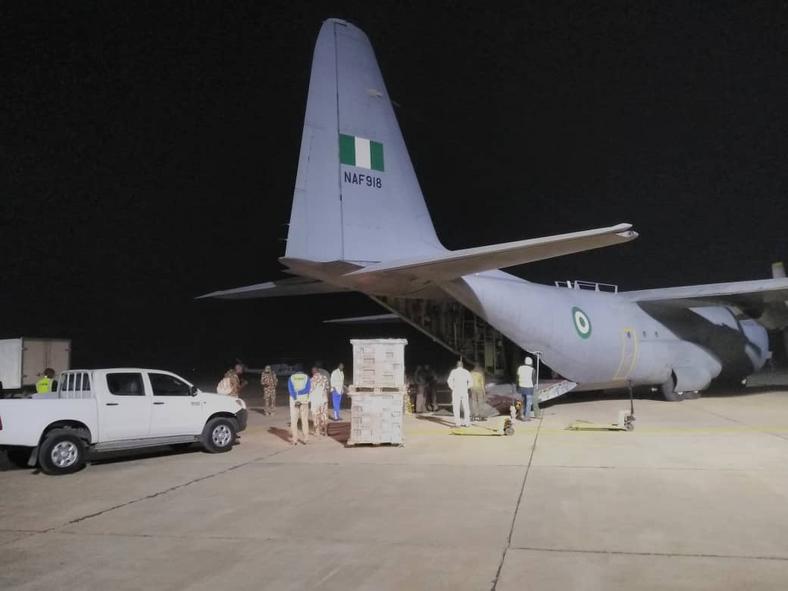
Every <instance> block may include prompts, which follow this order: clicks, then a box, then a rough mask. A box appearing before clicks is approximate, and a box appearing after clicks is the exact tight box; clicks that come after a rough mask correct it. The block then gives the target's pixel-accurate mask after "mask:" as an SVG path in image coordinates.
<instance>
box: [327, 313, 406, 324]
mask: <svg viewBox="0 0 788 591" xmlns="http://www.w3.org/2000/svg"><path fill="white" fill-rule="evenodd" d="M395 322H396V323H400V322H402V318H400V317H399V316H397V315H396V314H372V315H370V316H352V317H350V318H332V319H331V320H323V324H390V323H395Z"/></svg>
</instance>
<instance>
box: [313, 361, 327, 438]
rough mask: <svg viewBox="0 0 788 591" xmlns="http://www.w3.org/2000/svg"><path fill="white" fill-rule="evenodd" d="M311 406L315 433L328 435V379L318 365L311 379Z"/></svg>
mask: <svg viewBox="0 0 788 591" xmlns="http://www.w3.org/2000/svg"><path fill="white" fill-rule="evenodd" d="M309 406H310V407H311V408H312V422H313V423H314V424H315V435H316V436H317V437H320V436H321V435H328V379H327V378H326V376H325V374H324V373H323V372H321V371H320V369H319V368H318V367H313V368H312V378H311V379H310V380H309Z"/></svg>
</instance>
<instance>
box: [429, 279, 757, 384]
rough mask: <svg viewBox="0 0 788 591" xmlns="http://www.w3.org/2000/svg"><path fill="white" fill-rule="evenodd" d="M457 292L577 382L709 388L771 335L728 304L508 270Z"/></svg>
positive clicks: (746, 362)
mask: <svg viewBox="0 0 788 591" xmlns="http://www.w3.org/2000/svg"><path fill="white" fill-rule="evenodd" d="M442 287H443V289H444V290H445V291H446V292H447V293H449V294H450V295H451V296H452V297H454V298H455V299H457V300H458V301H460V302H461V303H462V304H463V305H465V306H467V307H468V308H470V309H471V310H472V311H474V312H475V313H476V314H478V315H479V316H481V317H482V318H484V319H485V320H487V322H489V323H490V324H491V325H492V326H494V327H495V328H496V329H498V330H499V331H501V332H502V333H503V334H504V335H506V336H507V337H508V338H509V339H511V340H512V341H513V342H515V343H516V344H518V345H519V346H521V347H522V348H523V349H525V350H526V351H530V352H535V351H540V352H541V353H542V358H543V359H544V361H545V363H547V364H548V365H549V366H550V367H551V368H553V369H554V370H555V371H557V372H558V373H559V374H561V375H562V376H563V377H565V378H567V379H570V380H572V381H574V382H577V383H578V389H599V388H615V387H625V386H626V385H627V382H631V383H632V385H634V386H637V385H651V386H656V385H662V384H668V383H670V384H671V386H673V387H675V389H676V391H694V390H703V389H705V388H707V387H708V385H709V383H710V382H711V381H712V380H714V379H716V378H719V377H728V378H732V379H741V378H742V377H745V376H747V375H749V374H751V373H753V372H754V371H757V370H758V369H760V368H761V367H763V365H764V363H765V362H766V360H767V359H768V358H769V347H768V335H767V333H766V330H765V329H764V328H763V327H762V326H761V325H759V324H758V323H757V322H755V321H754V320H751V319H747V318H741V317H740V315H739V316H737V314H736V313H735V310H732V309H730V308H727V307H722V306H720V307H705V308H695V309H687V308H666V307H658V306H651V307H649V306H645V305H643V304H636V303H634V302H631V301H629V300H627V299H626V298H625V297H622V296H621V295H619V294H616V293H610V292H597V291H588V290H580V289H567V288H563V287H553V286H548V285H540V284H535V283H530V282H528V281H524V280H522V279H520V278H518V277H514V276H513V275H509V274H507V273H504V272H502V271H492V272H487V273H479V274H476V275H469V276H465V277H463V279H461V280H457V281H453V282H451V283H447V284H444V285H442Z"/></svg>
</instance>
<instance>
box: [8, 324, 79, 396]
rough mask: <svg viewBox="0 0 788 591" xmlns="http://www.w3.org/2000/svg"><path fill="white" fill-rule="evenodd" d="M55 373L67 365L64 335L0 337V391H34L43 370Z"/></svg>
mask: <svg viewBox="0 0 788 591" xmlns="http://www.w3.org/2000/svg"><path fill="white" fill-rule="evenodd" d="M47 367H51V368H52V369H54V370H55V375H57V374H59V373H60V372H61V371H66V370H68V369H71V341H70V340H68V339H34V338H29V337H21V338H18V339H0V384H2V388H0V392H5V393H9V392H24V391H29V392H34V391H35V386H36V382H37V381H38V380H39V379H40V378H41V376H42V375H43V373H44V370H45V369H46V368H47Z"/></svg>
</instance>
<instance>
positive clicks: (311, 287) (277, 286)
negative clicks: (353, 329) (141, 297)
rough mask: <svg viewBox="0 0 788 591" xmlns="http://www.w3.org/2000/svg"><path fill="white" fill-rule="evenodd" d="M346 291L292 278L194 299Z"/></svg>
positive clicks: (207, 294)
mask: <svg viewBox="0 0 788 591" xmlns="http://www.w3.org/2000/svg"><path fill="white" fill-rule="evenodd" d="M345 291H348V290H347V289H345V288H343V287H336V286H334V285H330V284H328V283H324V282H322V281H315V280H314V279H303V278H301V277H294V278H292V279H280V280H278V281H268V282H266V283H257V284H255V285H247V286H245V287H236V288H234V289H225V290H222V291H213V292H211V293H206V294H205V295H201V296H199V297H197V298H196V299H198V300H201V299H204V298H218V299H223V300H245V299H252V298H274V297H285V296H300V295H317V294H325V293H339V292H345Z"/></svg>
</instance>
